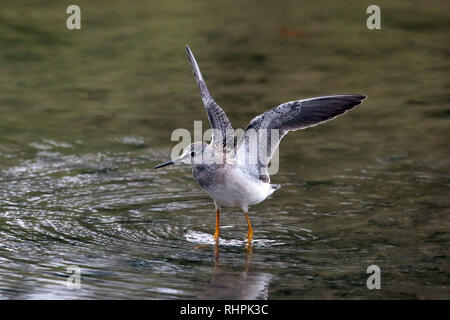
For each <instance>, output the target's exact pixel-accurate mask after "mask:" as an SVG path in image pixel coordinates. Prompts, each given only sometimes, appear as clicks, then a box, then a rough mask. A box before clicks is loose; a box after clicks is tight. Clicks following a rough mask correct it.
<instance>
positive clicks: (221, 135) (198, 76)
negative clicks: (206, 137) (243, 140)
mask: <svg viewBox="0 0 450 320" xmlns="http://www.w3.org/2000/svg"><path fill="white" fill-rule="evenodd" d="M186 51H187V56H188V59H189V63H190V65H191V68H192V73H193V74H194V77H195V80H197V84H198V87H199V89H200V95H201V97H202V101H203V105H204V106H205V110H206V114H207V115H208V119H209V123H210V124H211V128H212V129H213V134H212V140H211V144H212V145H213V146H216V147H218V148H219V147H220V148H225V147H227V148H228V149H234V147H235V144H236V138H235V136H234V130H233V127H232V126H231V122H230V120H228V117H227V115H226V114H225V112H224V111H223V110H222V108H221V107H220V106H219V105H218V104H217V103H216V102H215V101H214V99H213V97H212V96H211V94H210V93H209V91H208V88H207V87H206V84H205V80H204V79H203V76H202V73H201V72H200V68H199V66H198V64H197V61H196V60H195V57H194V55H193V53H192V51H191V49H190V48H189V46H186Z"/></svg>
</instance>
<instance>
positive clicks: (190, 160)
mask: <svg viewBox="0 0 450 320" xmlns="http://www.w3.org/2000/svg"><path fill="white" fill-rule="evenodd" d="M207 150H208V144H207V143H206V142H204V141H201V142H194V143H191V144H190V145H188V146H187V147H186V148H184V150H183V153H182V154H181V156H179V157H176V158H173V159H172V160H170V161H167V162H164V163H162V164H160V165H158V166H156V167H155V169H158V168H162V167H165V166H170V165H171V164H178V163H185V164H190V165H200V164H203V163H205V162H206V161H207V159H206V158H207V156H208V155H209V153H208V152H207Z"/></svg>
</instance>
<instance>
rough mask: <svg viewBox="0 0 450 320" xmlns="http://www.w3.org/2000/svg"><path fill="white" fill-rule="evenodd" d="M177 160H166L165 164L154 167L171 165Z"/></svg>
mask: <svg viewBox="0 0 450 320" xmlns="http://www.w3.org/2000/svg"><path fill="white" fill-rule="evenodd" d="M174 163H175V162H173V161H172V160H170V161H167V162H164V163H163V164H160V165H159V166H156V167H154V168H153V169H158V168H162V167H165V166H170V165H171V164H174Z"/></svg>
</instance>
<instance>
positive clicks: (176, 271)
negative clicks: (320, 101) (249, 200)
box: [0, 1, 450, 299]
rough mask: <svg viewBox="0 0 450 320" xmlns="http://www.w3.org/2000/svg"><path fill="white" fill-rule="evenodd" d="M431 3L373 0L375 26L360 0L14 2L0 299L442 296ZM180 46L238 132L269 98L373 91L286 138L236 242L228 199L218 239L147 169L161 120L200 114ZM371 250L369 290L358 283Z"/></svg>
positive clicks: (182, 190)
mask: <svg viewBox="0 0 450 320" xmlns="http://www.w3.org/2000/svg"><path fill="white" fill-rule="evenodd" d="M433 2H435V3H434V5H432V6H428V5H427V6H425V5H424V4H421V3H419V2H417V3H415V4H414V6H415V7H412V6H411V5H410V4H409V2H406V1H404V2H403V1H397V2H395V4H392V3H389V2H380V3H379V5H380V7H381V8H382V15H383V20H382V21H383V24H382V30H379V31H369V30H367V28H366V26H365V18H366V14H365V9H366V8H367V6H368V5H369V4H370V3H369V2H367V4H366V3H364V2H361V3H358V4H355V3H354V2H348V3H345V2H344V3H340V4H337V3H335V2H332V1H327V2H326V4H314V3H309V2H308V3H304V4H299V3H298V2H296V1H292V2H289V1H288V2H284V3H283V4H277V6H274V4H273V3H271V2H269V1H249V2H246V3H245V4H242V6H240V7H239V8H237V7H236V6H234V5H233V4H231V3H230V4H226V3H209V4H200V3H198V4H193V3H191V4H190V5H189V6H187V5H181V4H177V5H175V4H168V3H164V4H158V5H157V4H144V3H139V4H136V5H135V6H133V7H129V6H126V5H125V4H123V3H120V2H117V3H111V2H104V4H105V5H104V6H101V3H102V2H97V1H96V2H95V3H96V5H94V4H91V3H89V2H85V1H79V5H80V7H81V8H82V15H83V17H84V18H82V19H83V20H82V30H81V31H68V30H67V29H65V17H66V16H65V7H64V5H62V4H59V3H58V2H54V3H53V2H52V3H50V4H46V5H45V6H44V5H35V6H31V5H26V6H25V5H21V2H20V1H19V2H14V3H10V4H9V5H8V6H7V7H6V8H5V9H2V12H1V13H0V44H1V46H2V50H0V71H1V72H0V114H1V118H0V298H3V299H9V298H14V299H48V298H57V299H60V298H95V299H104V298H123V299H139V298H145V299H178V298H189V299H195V298H232V299H233V298H234V299H238V298H257V299H266V298H269V299H312V298H347V299H349V298H350V299H354V298H365V299H366V298H368V299H372V298H449V297H450V296H449V288H448V284H449V278H450V277H449V262H450V261H449V255H448V246H449V235H450V232H449V227H450V220H449V213H450V210H449V206H450V201H449V185H450V170H449V160H448V159H449V144H448V128H449V114H450V112H449V110H450V109H449V95H448V79H447V78H448V76H447V74H448V67H449V64H448V52H449V47H448V41H447V39H448V31H449V30H448V25H449V24H448V17H447V15H446V14H445V12H447V11H448V3H447V2H443V1H442V2H441V1H433ZM421 5H423V6H424V7H423V8H420V10H417V8H416V7H417V6H421ZM255 8H257V9H255ZM323 8H329V10H323ZM419 11H420V12H419ZM212 13H214V14H212ZM419 13H420V14H419ZM185 43H189V45H190V46H191V48H192V50H193V51H194V53H195V54H196V56H197V60H198V62H199V64H200V66H201V67H202V71H203V73H204V76H205V78H206V81H207V83H208V85H209V88H210V91H211V92H212V94H213V95H214V96H215V97H216V100H217V101H218V102H219V103H220V104H221V105H222V107H223V108H224V109H225V111H226V112H227V113H228V115H229V117H230V119H231V121H232V122H233V124H234V127H235V128H243V127H244V126H245V125H246V124H247V122H248V121H249V120H250V119H251V118H252V117H254V116H255V115H257V114H259V113H261V112H263V111H265V110H266V109H268V108H270V107H272V106H274V105H276V104H278V103H281V102H284V101H289V100H294V99H299V98H306V97H312V96H317V95H326V94H333V93H364V94H367V95H368V96H369V98H368V99H367V100H366V101H365V102H364V104H363V105H362V106H361V107H359V108H357V109H356V110H354V111H352V112H350V113H348V114H347V115H346V116H345V117H342V118H339V119H336V120H334V121H332V122H329V123H326V124H324V125H321V126H317V127H314V128H311V129H308V130H305V131H303V132H295V133H290V134H289V135H288V136H287V137H286V138H285V139H284V140H283V142H282V144H281V146H280V171H279V173H278V174H276V175H274V176H272V181H273V183H279V184H281V185H282V188H281V189H280V190H278V191H276V192H275V193H274V195H273V196H272V197H271V198H269V199H268V200H266V201H265V202H263V203H262V204H260V205H258V206H255V207H252V208H251V210H250V217H251V220H252V224H253V228H254V230H255V234H254V239H255V241H254V243H253V245H252V247H251V250H247V249H246V246H245V236H246V233H247V226H246V222H245V219H244V216H243V214H242V213H241V212H240V210H239V209H237V208H224V210H223V213H222V215H221V223H222V228H221V236H222V239H221V241H220V246H216V245H215V244H214V241H213V239H212V233H213V231H214V224H215V215H214V205H213V203H212V201H211V199H209V198H208V196H207V195H205V194H204V193H203V192H202V191H201V189H200V188H199V186H198V185H197V184H196V182H195V181H194V180H193V179H192V177H191V173H190V170H189V168H187V167H182V166H170V167H166V168H163V169H160V170H153V169H152V168H153V166H154V165H156V164H159V163H161V162H162V161H165V160H167V159H168V158H169V156H170V152H171V149H172V147H173V146H174V145H175V144H176V143H177V142H176V141H175V142H174V141H170V135H171V133H172V131H173V130H174V129H177V128H186V129H188V130H190V131H191V132H192V131H193V121H194V120H203V126H204V128H205V129H206V128H207V124H208V123H207V120H206V119H205V115H204V114H203V110H202V105H201V101H200V99H199V95H198V92H197V88H196V85H195V82H194V80H193V77H192V75H191V71H190V69H189V66H188V63H187V60H186V57H185V52H184V44H185ZM373 264H375V265H378V266H379V267H380V268H381V290H368V289H367V287H366V280H367V277H368V276H369V275H368V274H367V273H366V270H367V267H368V266H369V265H373ZM69 266H78V267H79V268H80V270H81V288H80V289H75V290H70V289H68V288H67V286H66V280H67V278H68V276H69V274H68V273H67V267H69Z"/></svg>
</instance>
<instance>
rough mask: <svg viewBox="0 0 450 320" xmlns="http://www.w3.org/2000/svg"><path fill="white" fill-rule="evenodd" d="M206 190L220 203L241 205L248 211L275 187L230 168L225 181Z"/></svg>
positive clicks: (232, 205) (230, 205)
mask: <svg viewBox="0 0 450 320" xmlns="http://www.w3.org/2000/svg"><path fill="white" fill-rule="evenodd" d="M204 190H205V191H206V192H207V193H208V194H209V195H210V196H211V197H212V198H213V199H214V200H215V201H216V202H217V203H218V204H220V205H222V206H227V207H234V206H237V207H240V208H242V210H244V211H247V210H248V206H251V205H255V204H258V203H260V202H262V201H263V200H265V199H266V198H267V197H268V196H270V195H271V194H272V193H273V192H274V191H275V189H273V188H272V187H271V185H270V183H263V182H261V181H258V180H255V179H251V178H250V179H249V178H248V176H246V175H245V174H243V173H242V172H241V171H240V170H236V169H235V170H230V171H229V172H228V173H227V174H226V175H224V178H223V183H221V184H216V185H214V187H213V188H204Z"/></svg>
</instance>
